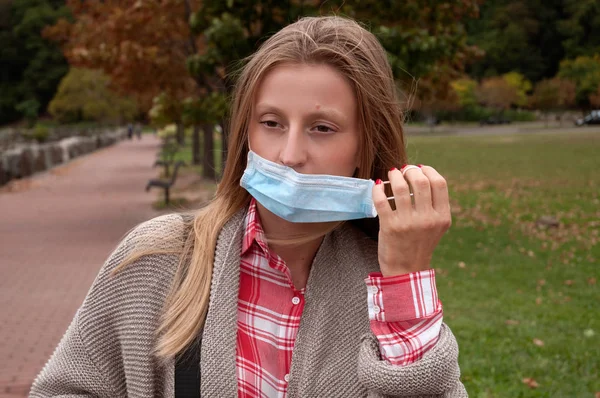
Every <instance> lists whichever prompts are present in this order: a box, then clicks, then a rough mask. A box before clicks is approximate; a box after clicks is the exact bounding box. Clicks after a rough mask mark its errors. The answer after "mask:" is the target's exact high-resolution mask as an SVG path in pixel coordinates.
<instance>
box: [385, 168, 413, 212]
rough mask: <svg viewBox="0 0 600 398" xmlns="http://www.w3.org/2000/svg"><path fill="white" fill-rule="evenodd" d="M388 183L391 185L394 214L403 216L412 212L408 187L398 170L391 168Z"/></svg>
mask: <svg viewBox="0 0 600 398" xmlns="http://www.w3.org/2000/svg"><path fill="white" fill-rule="evenodd" d="M388 177H389V179H390V185H391V187H392V196H393V197H394V203H395V204H396V215H397V216H399V217H401V218H403V219H404V218H405V217H409V216H410V215H411V214H412V212H413V206H412V200H411V198H410V187H409V186H408V182H407V181H406V180H405V179H404V176H403V175H402V173H401V172H400V170H398V169H396V168H393V169H392V170H390V171H389V172H388Z"/></svg>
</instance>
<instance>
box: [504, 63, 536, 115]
mask: <svg viewBox="0 0 600 398" xmlns="http://www.w3.org/2000/svg"><path fill="white" fill-rule="evenodd" d="M502 78H503V79H504V80H505V81H506V83H507V84H508V85H509V86H511V87H514V89H515V90H516V91H517V100H516V102H515V105H517V106H525V105H527V102H528V98H527V94H528V93H529V91H531V89H532V87H533V86H532V85H531V82H530V81H529V80H527V79H526V78H525V76H523V75H522V74H520V73H519V72H514V71H513V72H509V73H505V74H504V75H502Z"/></svg>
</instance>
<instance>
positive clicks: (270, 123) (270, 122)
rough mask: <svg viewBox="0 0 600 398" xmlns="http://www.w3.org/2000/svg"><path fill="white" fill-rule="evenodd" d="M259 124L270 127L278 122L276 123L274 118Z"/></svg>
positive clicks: (275, 125) (273, 126)
mask: <svg viewBox="0 0 600 398" xmlns="http://www.w3.org/2000/svg"><path fill="white" fill-rule="evenodd" d="M260 124H264V125H265V126H267V127H270V128H275V127H277V126H279V123H277V122H276V121H274V120H265V121H262V122H260Z"/></svg>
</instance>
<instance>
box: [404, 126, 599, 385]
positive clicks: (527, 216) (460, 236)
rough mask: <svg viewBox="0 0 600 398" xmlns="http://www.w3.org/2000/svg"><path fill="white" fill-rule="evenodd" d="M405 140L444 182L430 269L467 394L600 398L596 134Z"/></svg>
mask: <svg viewBox="0 0 600 398" xmlns="http://www.w3.org/2000/svg"><path fill="white" fill-rule="evenodd" d="M407 141H408V153H409V157H410V160H411V163H422V164H427V165H431V166H433V167H435V168H436V169H437V170H438V171H439V172H440V173H441V174H442V175H443V176H444V177H446V179H447V180H448V183H449V186H450V191H451V192H450V194H451V198H452V211H453V225H452V228H451V229H450V231H449V232H448V233H447V234H446V235H445V236H444V238H443V239H442V242H441V243H440V245H439V246H438V248H437V249H436V252H435V254H434V267H435V268H436V269H437V281H438V289H439V294H440V298H441V300H442V302H443V304H444V308H445V320H446V322H447V323H448V324H449V325H450V327H451V328H452V330H453V332H454V334H455V335H456V337H457V339H458V343H459V346H460V358H459V361H460V365H461V371H462V380H463V382H464V384H465V386H466V388H467V391H468V392H469V395H470V396H471V397H598V396H599V395H597V392H599V391H600V377H599V374H598V370H599V368H600V343H599V342H598V338H599V337H600V294H599V291H598V285H597V281H596V280H597V278H598V275H599V271H598V270H599V268H598V267H599V263H600V245H599V244H598V242H599V240H600V236H599V230H600V198H599V194H600V134H598V133H591V132H585V131H584V132H581V131H573V132H570V133H562V134H555V135H549V134H535V135H534V134H530V135H518V136H487V137H485V136H483V137H482V136H476V137H475V136H469V137H457V136H451V137H408V139H407ZM541 216H553V217H555V218H557V219H558V220H559V221H560V226H559V227H558V228H548V229H543V228H539V227H537V226H536V223H535V222H536V220H537V219H538V218H539V217H541Z"/></svg>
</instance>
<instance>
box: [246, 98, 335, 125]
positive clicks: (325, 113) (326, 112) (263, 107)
mask: <svg viewBox="0 0 600 398" xmlns="http://www.w3.org/2000/svg"><path fill="white" fill-rule="evenodd" d="M269 112H273V113H277V114H282V113H284V112H282V111H281V109H279V108H278V107H277V106H275V105H272V104H268V103H264V102H261V103H259V104H257V105H256V113H269ZM309 115H310V116H321V117H324V118H325V119H334V120H339V121H340V122H345V121H346V120H347V117H346V116H345V115H344V114H343V113H342V112H340V111H338V110H336V109H333V108H327V107H324V106H321V108H320V109H318V110H314V111H312V112H310V114H309Z"/></svg>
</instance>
